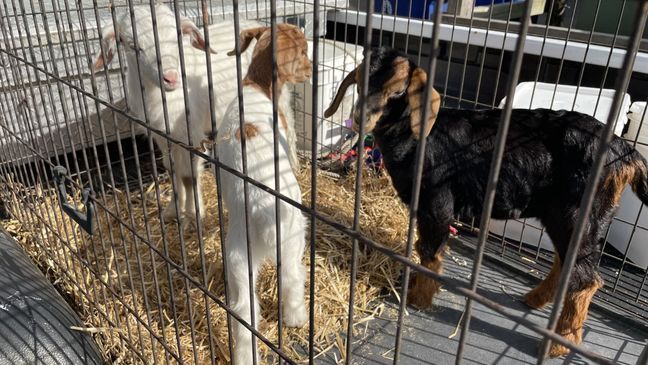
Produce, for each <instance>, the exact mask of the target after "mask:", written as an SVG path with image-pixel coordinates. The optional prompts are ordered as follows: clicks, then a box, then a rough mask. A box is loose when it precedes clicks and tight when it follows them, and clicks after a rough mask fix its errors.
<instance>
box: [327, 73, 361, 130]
mask: <svg viewBox="0 0 648 365" xmlns="http://www.w3.org/2000/svg"><path fill="white" fill-rule="evenodd" d="M361 67H362V64H360V66H358V67H357V68H356V69H355V70H353V71H351V72H349V74H348V75H346V77H345V78H344V80H342V83H341V84H340V87H339V88H338V91H337V94H335V98H334V99H333V101H332V102H331V105H330V106H329V107H328V109H326V110H325V111H324V118H328V117H330V116H331V115H333V114H334V113H335V112H336V111H337V110H338V108H339V107H340V103H342V99H343V98H344V94H345V93H346V90H347V89H348V88H349V86H351V85H353V84H355V83H356V82H357V78H356V73H357V72H358V70H359V69H360V68H361Z"/></svg>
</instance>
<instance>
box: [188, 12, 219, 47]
mask: <svg viewBox="0 0 648 365" xmlns="http://www.w3.org/2000/svg"><path fill="white" fill-rule="evenodd" d="M180 28H181V29H182V34H186V35H188V36H189V38H190V39H191V45H192V46H193V47H194V48H197V49H200V50H203V51H205V52H206V51H207V49H206V48H207V46H206V45H205V38H203V35H202V34H201V33H200V29H198V27H197V26H196V24H194V22H192V21H191V20H189V19H188V18H185V17H183V18H182V20H180ZM209 52H211V53H216V51H214V50H213V49H212V48H211V47H210V48H209Z"/></svg>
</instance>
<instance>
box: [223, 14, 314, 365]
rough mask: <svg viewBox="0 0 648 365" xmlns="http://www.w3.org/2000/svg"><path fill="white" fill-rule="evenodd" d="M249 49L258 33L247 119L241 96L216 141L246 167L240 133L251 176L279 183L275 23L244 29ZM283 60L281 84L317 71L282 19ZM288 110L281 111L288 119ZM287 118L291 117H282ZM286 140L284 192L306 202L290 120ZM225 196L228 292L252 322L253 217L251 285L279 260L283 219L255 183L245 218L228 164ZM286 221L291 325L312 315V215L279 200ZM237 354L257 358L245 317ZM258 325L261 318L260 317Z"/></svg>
mask: <svg viewBox="0 0 648 365" xmlns="http://www.w3.org/2000/svg"><path fill="white" fill-rule="evenodd" d="M241 37H242V39H243V41H242V44H243V48H242V49H245V48H246V47H247V46H248V45H249V43H250V42H251V40H252V39H254V38H256V39H258V41H257V45H256V47H255V49H254V53H253V56H252V62H251V64H250V67H249V69H248V73H247V75H246V77H245V79H244V80H243V84H244V85H245V86H244V88H243V102H244V113H245V114H244V121H243V122H244V124H243V128H242V129H241V128H240V115H239V108H238V100H234V101H233V102H232V103H231V104H230V106H229V108H228V109H227V113H226V114H225V119H224V121H223V124H222V128H221V129H222V131H223V134H222V135H221V136H220V137H219V140H218V143H217V149H218V154H219V156H220V160H221V161H222V162H223V163H224V164H226V165H228V166H230V167H232V168H234V169H236V170H237V171H239V172H243V161H242V158H243V157H242V144H241V139H242V138H245V141H246V161H247V175H248V176H249V177H250V178H252V179H254V180H256V181H258V182H260V183H262V184H265V185H267V186H269V187H274V186H275V167H274V159H273V156H274V140H273V127H272V125H273V124H272V123H273V119H272V101H271V97H272V92H271V82H272V81H271V80H272V72H271V70H272V69H271V64H272V58H271V57H272V52H271V47H270V30H269V28H267V27H263V28H257V29H248V30H245V31H243V32H242V33H241ZM277 64H278V80H277V82H278V88H279V90H281V86H282V85H284V84H285V83H298V82H304V81H306V80H307V79H308V78H310V75H311V67H312V66H311V62H310V60H309V59H308V54H307V44H306V40H305V37H304V34H303V32H302V31H301V30H299V28H297V27H295V26H292V25H288V24H279V25H278V26H277ZM282 114H283V113H282V110H281V109H280V110H279V111H278V115H279V116H280V119H283V118H281V115H282ZM281 124H282V125H283V124H284V122H283V121H282V122H281ZM278 131H279V133H280V136H279V140H280V142H281V145H280V147H279V149H278V150H279V156H278V157H279V181H280V188H279V191H280V192H281V193H282V194H283V195H285V196H287V197H289V198H291V199H293V200H295V201H297V202H301V191H300V189H299V184H298V183H297V179H296V177H295V175H294V174H293V171H292V170H291V167H290V162H289V157H288V149H287V147H286V144H287V141H286V139H287V136H286V133H285V127H280V128H279V129H278ZM222 176H223V198H224V200H225V205H226V206H227V208H228V211H229V224H228V231H227V238H226V240H225V249H226V260H227V268H228V278H229V293H230V299H231V301H230V303H231V305H232V309H233V310H234V311H235V312H236V313H237V314H238V315H240V316H241V317H242V318H243V319H244V320H245V321H247V322H248V323H250V321H251V313H250V289H251V288H250V285H249V275H248V254H247V240H246V223H247V227H248V229H249V234H250V236H249V243H250V245H251V247H250V252H251V260H250V263H251V270H252V284H253V285H254V284H255V283H256V278H257V272H258V270H259V266H260V265H261V264H262V263H263V262H264V261H265V260H266V259H268V258H270V259H271V260H272V261H275V262H276V248H277V246H276V245H277V242H276V221H277V218H276V216H275V208H276V205H275V204H276V201H275V196H273V195H271V194H269V193H267V192H265V191H263V190H261V189H259V188H258V187H255V186H254V185H252V184H249V185H248V187H249V188H248V219H249V220H248V221H247V222H246V221H245V205H246V204H245V203H246V202H245V199H244V193H243V180H242V179H241V178H239V177H237V176H234V175H233V174H231V173H229V172H226V171H223V175H222ZM279 213H280V227H281V242H280V244H281V261H282V265H281V273H280V277H281V280H282V292H281V298H282V300H283V310H284V312H283V313H284V316H283V321H284V323H285V324H286V325H287V326H290V327H300V326H302V325H304V323H305V322H306V319H307V313H306V309H305V306H304V279H305V270H304V266H303V264H302V263H301V258H302V256H303V253H304V246H305V239H304V233H305V232H304V230H305V225H306V221H305V218H304V216H303V215H302V214H301V212H300V210H299V209H297V208H295V207H294V206H292V205H290V204H288V203H286V202H283V201H281V202H280V209H279ZM253 289H254V286H253V287H252V295H253V297H254V300H253V303H254V313H255V319H256V321H255V322H258V320H259V319H260V316H259V304H258V301H257V298H256V294H255V293H254V290H253ZM234 322H235V324H234V338H235V348H234V356H233V357H234V359H235V363H236V364H237V365H247V364H251V363H252V356H256V349H253V348H252V337H251V336H252V334H251V333H250V332H249V331H248V330H247V329H245V327H244V326H243V325H242V324H240V323H239V322H238V321H234ZM253 325H256V323H255V324H253Z"/></svg>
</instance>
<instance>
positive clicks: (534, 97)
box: [499, 81, 630, 137]
mask: <svg viewBox="0 0 648 365" xmlns="http://www.w3.org/2000/svg"><path fill="white" fill-rule="evenodd" d="M615 93H616V91H615V90H614V89H601V88H593V87H578V86H572V85H562V84H548V83H544V82H534V81H529V82H522V83H520V84H518V86H516V87H515V94H514V95H515V97H514V99H513V108H514V109H537V108H547V109H552V110H572V111H576V112H580V113H583V114H587V115H590V116H593V117H594V118H596V119H597V120H598V121H599V122H601V123H603V124H605V123H607V120H608V117H609V115H610V109H611V108H612V101H613V99H614V94H615ZM505 101H506V97H504V98H502V101H501V102H500V104H499V107H500V108H503V107H504V103H505ZM629 109H630V95H629V94H627V93H626V94H625V95H624V97H623V104H622V105H621V109H620V112H619V115H618V116H617V119H616V125H615V128H614V134H616V135H617V136H619V137H620V136H621V135H622V134H623V129H624V128H625V125H626V122H627V120H628V118H627V116H626V115H627V114H628V110H629Z"/></svg>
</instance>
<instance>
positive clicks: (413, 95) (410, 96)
mask: <svg viewBox="0 0 648 365" xmlns="http://www.w3.org/2000/svg"><path fill="white" fill-rule="evenodd" d="M363 67H364V61H363V63H361V64H360V65H359V66H358V67H357V68H356V69H355V70H353V71H351V72H350V73H349V74H348V75H347V76H346V77H345V78H344V80H343V81H342V83H341V84H340V87H339V89H338V91H337V94H336V95H335V98H334V99H333V102H332V103H331V105H330V106H329V108H328V109H327V110H326V111H325V112H324V116H325V117H327V118H328V117H330V116H331V115H333V113H335V111H336V110H337V109H338V107H339V106H340V103H341V102H342V98H343V97H344V94H345V92H346V90H347V89H348V87H349V86H351V85H352V84H356V85H357V87H358V90H359V89H360V87H361V85H362V77H363V75H362V71H363ZM426 85H427V74H426V73H425V71H423V69H422V68H420V67H418V66H417V65H416V64H415V63H414V62H413V61H411V60H410V59H408V58H407V57H406V56H404V55H403V54H401V53H400V52H398V51H396V50H394V49H389V48H380V49H377V50H375V51H374V52H373V53H372V56H371V63H370V65H369V90H368V93H367V97H366V100H367V115H366V119H365V120H364V123H365V132H367V133H368V132H371V131H372V130H373V129H374V128H375V127H376V124H377V123H378V121H379V120H380V119H381V118H382V116H383V111H384V109H385V107H387V105H388V103H389V101H390V100H392V99H401V98H404V99H403V101H404V102H406V103H408V104H409V110H410V128H411V130H412V134H413V135H414V137H415V138H417V139H418V138H419V137H420V136H419V135H420V132H421V119H422V117H423V116H422V113H423V108H422V107H423V104H424V102H423V100H422V99H423V96H424V93H425V86H426ZM431 94H432V95H431V98H430V99H431V104H430V107H431V108H432V109H431V110H430V117H429V118H428V120H427V122H426V123H425V126H424V136H427V135H428V134H429V133H430V130H431V129H432V126H433V125H434V122H435V120H436V116H437V113H438V112H439V107H440V104H441V97H440V95H439V93H438V92H437V91H436V90H434V89H432V92H431ZM361 105H362V100H361V99H359V100H358V102H357V103H356V105H355V108H354V113H353V129H354V130H356V131H357V130H358V128H359V126H360V124H359V123H360V122H362V121H360V108H361ZM399 117H400V116H399ZM399 120H400V118H399V119H395V120H385V121H384V123H397V122H398V121H399Z"/></svg>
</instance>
